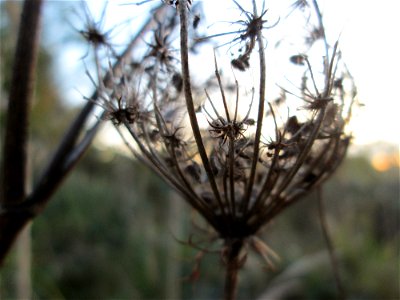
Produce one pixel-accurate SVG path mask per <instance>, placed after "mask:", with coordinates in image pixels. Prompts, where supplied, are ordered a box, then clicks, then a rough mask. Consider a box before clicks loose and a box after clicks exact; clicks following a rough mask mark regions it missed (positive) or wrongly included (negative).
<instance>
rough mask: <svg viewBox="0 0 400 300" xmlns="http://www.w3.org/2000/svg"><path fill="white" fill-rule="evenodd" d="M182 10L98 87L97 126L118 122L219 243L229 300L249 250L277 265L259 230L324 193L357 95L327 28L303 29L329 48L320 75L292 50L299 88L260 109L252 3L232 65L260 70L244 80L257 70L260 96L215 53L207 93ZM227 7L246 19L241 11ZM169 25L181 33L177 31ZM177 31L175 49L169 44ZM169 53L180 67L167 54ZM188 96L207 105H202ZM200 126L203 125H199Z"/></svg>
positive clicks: (262, 70)
mask: <svg viewBox="0 0 400 300" xmlns="http://www.w3.org/2000/svg"><path fill="white" fill-rule="evenodd" d="M179 3H180V4H181V3H184V4H185V5H179V6H178V8H177V11H176V10H174V11H171V13H170V15H168V16H165V17H164V19H163V21H162V22H160V21H159V20H157V22H156V23H157V28H155V31H154V34H153V35H152V37H151V38H152V40H151V41H148V42H146V45H147V46H148V48H149V50H148V52H147V53H145V54H144V55H143V57H142V58H141V64H140V65H139V66H138V65H137V64H126V65H125V66H124V67H122V68H121V70H120V72H118V74H113V78H112V82H113V83H114V85H113V86H111V87H108V88H105V87H103V88H101V85H100V93H101V97H100V102H99V104H100V105H101V106H102V107H103V108H104V109H105V111H106V112H105V117H104V119H110V120H111V121H112V122H113V124H114V125H116V127H117V129H118V131H119V132H120V133H121V136H122V137H123V138H124V140H125V142H126V144H127V145H128V146H129V147H130V149H131V151H132V152H133V154H134V155H135V157H137V158H138V159H139V160H140V161H142V162H143V163H145V164H146V165H148V166H149V167H150V168H151V169H153V170H154V171H155V172H156V173H158V174H159V175H160V176H161V177H163V178H164V179H165V181H166V182H167V183H168V184H170V185H171V186H172V187H173V188H174V189H175V190H177V191H178V192H179V193H180V194H181V195H182V197H183V198H184V199H185V200H186V201H187V202H188V203H189V204H190V205H191V206H192V207H193V208H194V209H195V210H196V211H197V212H198V213H199V214H200V215H201V216H202V217H203V218H204V219H205V220H206V222H207V223H208V224H209V225H210V226H211V227H212V228H213V230H214V232H215V233H216V234H217V237H218V238H219V239H222V240H223V241H224V247H223V249H221V256H222V259H223V261H224V262H225V264H226V268H227V278H226V287H225V288H226V290H225V295H226V298H227V299H232V298H233V297H234V294H235V286H236V275H237V272H238V270H239V269H240V267H241V266H242V265H243V264H244V263H245V257H246V253H245V249H253V251H256V252H258V253H259V254H261V255H262V256H263V257H264V258H266V260H267V263H268V264H269V265H272V262H271V260H270V258H273V257H275V256H276V255H275V254H274V252H273V251H272V250H271V249H270V248H269V247H268V246H267V245H265V244H264V243H263V242H262V241H261V240H259V239H258V238H256V235H257V234H258V233H259V231H260V229H261V228H262V227H263V225H265V224H267V223H268V222H270V221H271V220H272V219H273V218H274V217H275V216H277V215H278V214H279V213H280V212H281V211H282V210H284V209H285V208H287V207H288V206H290V205H291V204H293V203H295V202H296V201H297V200H299V199H300V198H301V197H302V196H304V195H305V194H307V193H309V192H310V191H311V190H312V189H314V188H315V187H317V186H319V185H320V184H322V183H323V182H324V181H325V180H326V179H327V178H329V176H331V175H332V174H333V173H334V171H335V170H336V168H337V167H338V166H339V164H340V163H341V161H342V160H343V158H344V156H345V154H346V150H347V147H348V145H349V141H350V136H349V135H348V134H346V125H347V123H348V121H349V119H350V116H351V107H352V103H353V100H354V97H355V93H354V91H355V89H354V86H353V85H352V78H351V76H350V74H349V73H348V71H347V69H346V67H345V65H344V64H342V63H341V61H340V52H339V49H338V43H337V42H336V43H334V44H333V45H332V46H329V44H328V41H327V40H326V38H325V34H324V32H323V31H322V33H321V34H320V35H319V36H318V37H315V36H314V33H313V32H311V35H313V38H318V39H322V40H323V42H324V45H325V49H324V54H325V55H324V57H323V59H322V60H323V64H322V69H320V71H318V72H316V71H315V70H314V68H316V66H315V65H314V63H311V62H310V60H309V58H308V56H307V54H306V53H305V54H301V55H299V54H296V53H294V54H293V55H292V56H290V57H288V58H287V59H288V61H291V62H293V63H295V64H296V65H295V66H294V67H295V68H298V70H301V74H302V75H301V76H300V78H298V80H299V88H298V89H297V90H294V91H293V90H290V89H286V88H282V91H281V95H280V97H279V98H277V100H276V101H273V102H271V103H269V102H267V101H266V99H267V91H266V75H267V71H266V67H265V65H266V62H265V55H266V53H265V47H266V44H265V41H264V37H263V33H262V31H263V29H264V28H263V27H264V26H263V24H264V23H265V21H264V20H263V17H265V12H266V10H264V11H263V12H262V14H261V15H258V14H257V7H256V3H255V1H253V13H251V14H250V13H246V17H247V18H248V21H244V22H243V25H245V26H248V28H247V29H245V30H242V31H239V32H238V34H239V39H240V40H243V41H244V42H245V44H246V47H247V48H246V51H245V53H244V54H245V55H246V61H243V59H242V60H241V64H242V65H241V66H240V67H238V66H235V67H236V68H238V69H239V70H240V71H246V70H247V69H248V67H249V66H250V64H248V63H247V61H248V60H250V59H252V63H254V62H255V61H256V63H257V67H258V68H257V71H254V70H252V72H253V73H254V72H259V73H258V74H259V75H258V83H257V84H258V86H257V88H253V89H251V90H250V91H249V90H247V91H246V90H245V91H244V92H241V91H240V88H241V86H242V83H241V82H240V81H238V80H234V84H233V85H231V86H233V88H227V86H229V84H227V83H225V82H224V80H226V81H227V82H228V81H229V78H225V77H224V76H225V75H224V76H222V75H221V73H220V72H219V69H218V65H217V61H218V58H217V57H216V54H215V58H214V61H211V63H213V64H214V65H215V74H214V75H213V76H211V79H210V80H208V81H207V82H208V83H209V82H213V84H206V85H205V86H199V85H196V86H193V83H192V82H191V80H190V74H189V67H190V68H191V69H192V70H195V69H196V66H195V65H193V66H192V65H191V63H190V58H189V46H188V43H189V38H190V37H189V35H188V32H189V28H190V25H189V18H188V14H189V13H190V12H189V11H188V8H187V5H188V4H190V3H188V2H187V1H179ZM298 3H300V2H298ZM301 3H303V2H301ZM301 3H300V4H301ZM304 3H305V2H304ZM300 4H297V5H300ZM234 5H235V6H236V7H237V8H239V10H240V13H243V12H244V9H243V8H242V7H241V6H240V5H239V4H238V2H236V1H234ZM301 7H303V6H301ZM316 10H317V11H318V12H319V9H318V8H317V9H316ZM177 14H178V15H177ZM177 16H179V20H180V22H179V24H180V25H179V26H178V28H174V26H175V25H174V26H172V25H171V24H176V22H173V20H174V19H175V18H177ZM318 16H320V13H318ZM319 21H321V20H319ZM320 23H321V22H320ZM177 29H179V35H180V39H179V42H180V45H179V46H173V45H175V44H174V43H173V38H172V37H173V36H174V32H175V33H176V30H177ZM174 30H175V31H174ZM221 35H222V34H221ZM218 36H220V35H215V37H218ZM236 41H237V38H234V39H233V41H232V43H235V42H236ZM306 42H307V41H306ZM173 47H176V48H175V49H174V48H173ZM177 48H179V51H180V58H179V57H176V56H175V55H176V54H177V52H176V51H174V50H176V49H177ZM244 54H242V55H244ZM321 58H322V57H321ZM238 59H239V58H238ZM239 60H240V59H239ZM98 69H100V68H98ZM316 69H317V68H316ZM233 72H234V71H233ZM246 72H247V71H246ZM317 73H318V74H317ZM226 77H228V76H226ZM344 83H346V84H344ZM243 85H245V84H243ZM195 96H196V97H200V98H205V99H206V100H205V101H206V102H205V103H204V104H203V105H201V106H198V105H197V104H195V103H194V102H195V100H194V97H195ZM272 96H273V95H271V97H272ZM289 100H290V101H291V102H292V103H293V102H296V103H298V105H297V106H296V107H293V106H292V105H291V104H290V103H289V102H290V101H289ZM243 107H244V108H245V109H242V108H243ZM254 111H255V112H254ZM200 117H203V118H205V119H206V122H205V125H200V123H199V121H198V120H199V118H200ZM123 128H125V130H123Z"/></svg>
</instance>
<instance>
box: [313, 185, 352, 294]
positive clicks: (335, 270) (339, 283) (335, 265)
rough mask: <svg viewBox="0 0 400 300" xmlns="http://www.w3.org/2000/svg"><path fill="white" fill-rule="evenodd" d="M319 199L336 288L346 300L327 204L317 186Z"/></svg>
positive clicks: (321, 219) (319, 208) (323, 231)
mask: <svg viewBox="0 0 400 300" xmlns="http://www.w3.org/2000/svg"><path fill="white" fill-rule="evenodd" d="M317 200H318V215H319V220H320V223H321V229H322V233H323V235H324V239H325V242H326V245H327V247H328V251H329V258H330V260H331V265H332V271H333V276H334V277H335V283H336V288H337V292H338V299H340V300H344V299H346V294H345V291H344V288H343V283H342V281H341V278H340V274H339V268H338V259H337V256H336V253H335V249H334V246H333V243H332V239H331V237H330V235H329V230H328V224H327V223H326V216H325V205H324V201H323V194H322V187H321V186H320V187H318V188H317Z"/></svg>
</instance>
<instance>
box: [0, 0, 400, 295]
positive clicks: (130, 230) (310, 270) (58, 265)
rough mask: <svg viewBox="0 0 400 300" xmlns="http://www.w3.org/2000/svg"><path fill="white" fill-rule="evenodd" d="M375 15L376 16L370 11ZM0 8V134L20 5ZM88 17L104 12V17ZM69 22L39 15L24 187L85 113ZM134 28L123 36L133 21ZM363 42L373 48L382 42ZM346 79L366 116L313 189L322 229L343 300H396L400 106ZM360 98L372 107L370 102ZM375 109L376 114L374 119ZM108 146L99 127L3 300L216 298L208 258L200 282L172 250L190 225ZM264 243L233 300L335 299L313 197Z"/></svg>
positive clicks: (23, 253) (23, 254) (189, 259)
mask: <svg viewBox="0 0 400 300" xmlns="http://www.w3.org/2000/svg"><path fill="white" fill-rule="evenodd" d="M205 2H206V1H205ZM88 3H89V2H88ZM385 3H386V2H385V1H383V4H379V6H380V8H381V9H382V8H385V5H386V4H385ZM387 3H389V1H387ZM0 5H1V15H0V16H1V19H0V30H1V31H0V42H1V48H0V50H1V52H0V61H1V86H0V98H1V102H0V125H1V126H0V133H2V131H3V128H4V126H3V124H4V117H5V106H6V102H7V101H6V100H5V99H7V98H8V92H7V91H8V84H9V78H10V69H11V64H12V57H13V56H12V54H13V50H14V45H15V42H16V34H17V29H18V21H19V13H20V7H21V2H20V1H1V3H0ZM89 5H91V8H92V9H93V11H94V12H95V13H97V15H99V14H100V13H101V7H102V6H101V5H94V4H90V3H89ZM99 7H100V8H99ZM134 7H135V9H144V8H141V7H139V8H138V7H137V6H134ZM80 9H81V6H80V4H79V3H78V2H75V1H48V2H47V3H46V4H45V10H44V19H43V33H42V40H41V43H42V46H41V50H40V57H39V64H38V74H39V76H38V82H37V84H36V91H35V98H36V100H35V103H34V106H33V113H32V118H31V141H30V142H31V145H30V147H31V149H30V151H31V155H32V157H34V159H33V160H32V173H33V174H32V178H33V184H34V179H35V176H36V175H37V174H39V173H40V172H41V171H42V169H43V167H44V166H45V165H46V161H47V160H48V159H49V156H51V155H52V152H53V151H54V150H55V148H56V146H57V143H58V141H59V140H60V138H61V137H62V135H63V133H64V130H65V129H66V128H67V126H68V124H69V122H70V121H71V120H72V119H73V117H74V116H75V114H76V113H77V112H78V111H79V108H80V106H81V105H82V104H83V103H84V101H85V100H83V98H82V94H83V95H89V94H90V93H91V89H92V86H91V85H90V81H89V80H88V78H87V77H86V76H85V71H84V69H83V64H82V60H81V58H82V57H83V56H85V55H86V53H87V51H88V49H87V48H88V46H87V45H86V44H85V43H84V41H83V40H82V39H81V37H80V36H79V33H78V32H77V29H76V28H78V26H74V21H73V20H74V18H75V19H76V18H77V16H76V12H77V11H78V12H79V10H80ZM353 9H355V8H353ZM386 10H387V11H389V10H390V9H388V8H387V7H386ZM71 16H72V17H71ZM364 18H366V17H364ZM78 19H79V18H78ZM366 19H367V18H366ZM132 22H133V23H129V26H136V25H132V24H136V23H135V22H139V23H140V20H138V19H134V20H132ZM378 23H379V22H375V23H374V24H375V25H376V26H378V25H377V24H378ZM104 26H106V25H104ZM124 26H125V25H124ZM129 26H128V27H129ZM75 27H76V28H75ZM351 30H355V29H354V27H350V29H349V31H350V32H351ZM365 30H366V31H368V28H365ZM378 31H379V30H378ZM363 32H364V31H363ZM353 34H355V33H353ZM344 35H345V34H344ZM359 38H362V35H361V34H360V36H359ZM345 40H346V35H345ZM371 43H375V44H378V45H379V43H380V40H377V41H373V40H372V41H371ZM380 45H381V44H380ZM381 46H382V45H381ZM345 47H346V46H344V48H345ZM365 47H366V48H365V49H364V50H363V51H364V52H363V53H361V55H358V56H362V57H363V59H364V60H365V64H367V63H368V64H369V63H371V66H370V67H368V69H369V72H370V78H371V82H375V81H373V79H374V78H381V75H380V73H381V72H382V70H381V69H374V66H377V67H378V68H381V64H379V63H377V62H376V60H378V62H379V61H380V59H384V58H382V57H381V56H379V54H378V53H375V54H374V55H373V56H369V54H370V52H368V51H372V50H370V49H369V48H367V45H365ZM387 48H390V47H387ZM344 51H345V49H344ZM360 51H361V50H360ZM389 51H391V50H389ZM359 54H360V53H359ZM393 60H397V58H396V57H393ZM353 63H354V62H353ZM393 63H394V64H396V63H397V62H395V61H393ZM391 67H393V66H391ZM88 68H89V69H90V64H89V66H88ZM350 68H351V65H350ZM397 70H398V69H397ZM354 73H355V74H354V75H355V79H356V82H357V80H358V81H359V82H360V83H361V86H360V89H361V90H360V101H361V102H364V103H365V104H366V106H365V112H363V111H361V112H360V113H359V114H360V116H356V118H357V117H358V118H360V119H359V120H360V121H359V122H358V123H357V119H356V120H355V122H354V123H355V124H362V125H363V128H362V130H361V129H360V128H359V129H357V130H356V131H355V143H354V144H353V145H352V147H351V149H350V153H349V155H348V157H347V159H346V161H345V162H344V163H343V165H342V166H341V167H340V169H339V170H338V172H337V173H336V174H335V176H334V177H333V178H332V179H331V180H329V181H328V183H327V184H325V185H324V201H325V203H326V210H327V222H328V225H329V230H330V232H331V235H332V240H333V243H334V245H335V249H336V251H337V253H338V257H339V268H340V273H341V276H342V280H343V282H344V285H345V289H346V293H347V295H348V298H349V299H399V282H400V278H399V267H400V263H399V212H400V208H399V144H398V141H399V140H398V134H397V135H396V133H395V132H396V130H394V128H393V127H395V126H394V125H393V121H394V120H393V116H394V114H398V111H399V110H396V109H393V107H391V106H390V104H391V103H394V102H396V101H397V103H394V104H393V105H395V108H396V107H397V108H398V105H399V104H398V103H399V101H400V99H398V98H399V97H398V95H395V93H394V94H391V97H392V98H390V97H389V96H387V93H388V88H390V85H391V83H392V82H393V80H394V79H393V78H391V76H390V73H389V76H386V77H385V79H380V80H381V81H378V82H377V83H375V85H376V89H377V91H376V92H373V93H369V92H368V89H367V88H365V89H363V86H364V85H366V84H365V82H364V79H362V76H361V75H360V76H359V77H357V73H360V74H361V73H363V72H361V71H360V69H357V67H356V65H355V72H354ZM364 73H365V69H364ZM80 82H83V84H80ZM371 94H372V96H375V97H376V98H379V99H371ZM363 95H366V96H365V97H364V98H363ZM396 97H397V98H396ZM368 98H369V99H368ZM388 98H390V99H388ZM364 100H365V101H364ZM389 100H390V101H389ZM377 101H379V102H380V105H379V109H380V110H379V111H377V110H376V109H375V112H374V115H372V114H371V111H374V109H371V107H374V105H376V102H377ZM385 101H387V102H385ZM386 111H387V114H386ZM365 115H367V116H369V117H368V118H369V119H367V120H366V117H365ZM389 122H390V123H389ZM397 125H398V124H397ZM357 126H358V127H361V126H360V125H357ZM369 126H370V127H369ZM377 128H379V129H377ZM110 132H111V133H110ZM358 132H360V133H359V135H357V134H358ZM115 135H116V134H115V132H112V131H110V130H109V129H107V128H105V130H104V131H103V133H102V134H100V135H99V137H98V138H97V139H96V140H95V142H94V144H93V146H92V147H91V149H90V151H89V153H87V155H86V156H85V157H84V159H83V160H82V161H81V162H80V163H79V165H78V166H77V168H76V169H75V170H74V171H73V172H72V173H71V174H70V176H69V177H68V178H67V180H66V181H65V182H64V184H63V185H62V186H61V188H60V189H59V190H58V191H57V193H56V194H55V196H54V197H53V199H52V200H51V201H50V203H49V205H48V207H47V209H46V210H45V212H44V213H43V214H42V215H40V216H39V217H38V218H37V219H35V221H34V222H33V224H32V226H31V227H30V228H28V229H27V230H26V231H25V233H24V234H23V235H22V236H21V238H20V240H19V241H18V243H17V244H16V245H15V246H14V248H13V250H12V251H11V253H10V255H9V257H8V258H7V261H6V264H5V266H4V267H3V268H2V269H1V270H0V298H2V299H14V298H16V299H22V298H33V299H84V298H85V299H89V298H96V299H111V298H113V299H118V298H119V299H215V298H219V296H220V295H221V287H222V286H223V266H222V265H221V262H220V256H219V254H218V253H210V254H207V255H205V256H204V257H203V259H202V260H201V262H200V267H199V273H196V276H192V275H193V274H194V273H193V272H192V271H193V268H194V267H195V266H196V263H198V261H197V260H196V258H197V257H198V256H196V255H197V254H198V250H196V249H194V248H192V247H190V246H188V245H185V243H180V242H179V241H178V240H187V239H188V237H189V236H190V234H191V232H192V228H193V222H194V219H195V217H194V216H193V212H192V211H191V209H190V208H189V207H188V206H187V205H186V204H185V203H184V201H181V199H179V196H177V195H176V194H175V193H174V192H173V191H171V189H170V188H169V187H168V186H166V185H165V184H164V183H163V182H162V181H161V180H160V179H159V178H158V177H156V176H155V175H154V174H153V173H152V172H150V171H149V170H148V169H147V168H145V167H144V166H142V165H141V164H139V163H138V162H136V161H135V160H133V159H132V158H131V157H130V156H128V155H126V154H125V152H124V151H122V150H121V145H120V144H119V143H118V142H116V141H114V136H115ZM1 136H2V135H1ZM365 136H367V138H365ZM263 240H264V241H265V242H266V243H267V244H268V245H269V246H270V247H271V248H272V249H274V251H276V252H277V253H278V254H279V256H280V258H281V261H280V262H279V263H278V264H276V269H275V270H271V269H269V268H267V266H266V265H265V262H264V261H263V260H262V259H259V258H258V257H257V256H256V255H254V254H253V255H250V256H249V257H248V262H247V263H246V265H245V268H244V269H243V270H242V273H241V277H240V289H239V298H243V299H271V298H273V299H330V298H331V299H333V298H335V295H336V291H335V284H334V279H333V274H332V270H331V266H330V263H329V256H328V252H327V248H326V244H325V243H324V239H323V235H322V232H321V226H320V222H319V219H318V203H317V199H316V195H313V194H311V195H310V196H309V197H308V198H307V199H303V200H302V201H301V202H299V203H297V204H295V205H294V206H292V207H291V208H289V209H288V210H286V211H285V212H284V213H282V214H281V215H280V216H279V217H278V218H276V219H275V221H274V222H273V223H272V224H269V225H268V226H267V227H266V229H265V230H264V232H263Z"/></svg>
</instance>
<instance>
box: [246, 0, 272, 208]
mask: <svg viewBox="0 0 400 300" xmlns="http://www.w3.org/2000/svg"><path fill="white" fill-rule="evenodd" d="M253 10H254V18H257V8H256V2H255V0H253ZM257 42H258V55H259V59H260V90H259V99H258V116H257V128H256V134H255V138H254V152H253V160H252V163H251V171H250V177H249V181H248V185H247V189H246V195H245V198H244V201H243V206H242V208H241V209H242V211H244V212H247V210H248V209H249V207H248V206H249V202H250V198H251V193H252V190H253V185H254V179H255V176H256V170H257V164H258V158H259V154H260V139H261V131H262V124H263V118H264V106H265V105H264V102H265V79H266V66H265V53H264V44H263V36H262V32H261V30H259V31H257Z"/></svg>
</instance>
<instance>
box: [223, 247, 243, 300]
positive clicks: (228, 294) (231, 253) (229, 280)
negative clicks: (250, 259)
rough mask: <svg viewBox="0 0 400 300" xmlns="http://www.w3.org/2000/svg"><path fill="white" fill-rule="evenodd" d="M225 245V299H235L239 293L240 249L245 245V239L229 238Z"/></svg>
mask: <svg viewBox="0 0 400 300" xmlns="http://www.w3.org/2000/svg"><path fill="white" fill-rule="evenodd" d="M225 246H226V248H227V249H226V255H225V256H224V258H225V259H226V261H225V263H226V270H225V288H224V299H225V300H234V299H236V294H237V286H238V275H239V270H240V267H241V261H240V250H241V249H242V246H243V240H241V239H234V240H232V239H227V240H225Z"/></svg>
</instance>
